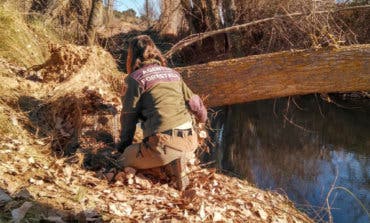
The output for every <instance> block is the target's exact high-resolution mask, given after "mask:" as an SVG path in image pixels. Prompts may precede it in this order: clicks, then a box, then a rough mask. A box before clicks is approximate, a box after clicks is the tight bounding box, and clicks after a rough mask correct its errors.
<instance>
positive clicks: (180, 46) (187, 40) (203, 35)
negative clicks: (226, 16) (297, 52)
mask: <svg viewBox="0 0 370 223" xmlns="http://www.w3.org/2000/svg"><path fill="white" fill-rule="evenodd" d="M365 8H370V5H361V6H354V7H347V8H340V9H336V10H330V11H329V10H325V11H316V12H305V13H302V12H295V13H291V14H288V15H276V16H274V17H270V18H265V19H260V20H256V21H252V22H249V23H244V24H240V25H235V26H230V27H227V28H224V29H218V30H213V31H209V32H203V33H196V34H192V35H189V36H187V37H185V38H184V39H182V40H180V41H179V42H178V43H176V44H175V45H174V46H173V47H172V48H171V49H170V50H169V51H167V53H166V54H165V57H166V58H167V59H169V58H171V57H172V55H173V54H174V53H176V52H177V51H180V50H181V49H183V48H185V47H187V46H189V45H191V44H193V43H195V42H198V41H201V40H203V39H205V38H208V37H211V36H214V35H217V34H221V33H227V32H233V31H238V30H240V29H245V28H247V27H249V26H253V25H257V24H260V23H265V22H269V21H273V20H276V19H283V18H292V17H296V16H305V15H312V14H323V13H333V12H340V11H347V10H355V9H365Z"/></svg>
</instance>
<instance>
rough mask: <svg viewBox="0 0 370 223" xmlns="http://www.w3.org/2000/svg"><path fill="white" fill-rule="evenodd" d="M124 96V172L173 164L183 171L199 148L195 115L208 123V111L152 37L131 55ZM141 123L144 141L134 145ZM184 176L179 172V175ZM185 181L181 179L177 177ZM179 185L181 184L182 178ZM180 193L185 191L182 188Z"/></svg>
mask: <svg viewBox="0 0 370 223" xmlns="http://www.w3.org/2000/svg"><path fill="white" fill-rule="evenodd" d="M126 67H127V72H128V73H129V76H128V77H127V79H126V84H127V89H126V94H125V96H124V97H123V98H122V102H123V108H122V114H121V135H120V139H121V142H120V145H119V148H118V149H119V151H120V152H123V154H122V156H121V159H120V161H121V164H122V166H123V167H133V168H136V169H149V168H155V167H160V166H164V165H167V164H169V163H170V162H172V161H174V163H175V167H174V168H177V169H178V170H179V171H180V172H181V166H183V165H184V160H186V159H187V158H188V157H191V156H192V155H193V154H194V151H195V150H196V148H197V147H198V136H197V134H196V132H195V131H194V129H193V124H194V123H193V119H192V115H194V116H195V118H196V120H197V122H198V123H205V122H206V120H207V110H206V109H205V107H204V105H203V102H202V100H201V99H200V97H199V96H198V95H195V94H193V92H192V91H191V90H190V89H189V88H188V87H187V85H186V84H185V83H184V82H183V80H182V78H181V76H180V74H179V73H178V72H176V71H175V70H173V69H170V68H168V67H166V60H165V59H164V57H163V56H162V54H161V52H160V51H159V50H158V49H157V47H156V46H155V44H154V43H153V41H152V40H151V39H150V37H149V36H146V35H141V36H138V37H136V38H134V39H133V40H132V41H131V42H130V45H129V49H128V55H127V63H126ZM139 119H141V120H142V128H143V132H144V140H143V142H142V143H138V144H132V140H133V136H134V134H135V130H136V124H137V122H138V121H139ZM178 174H180V173H178ZM178 177H179V178H181V176H180V175H179V176H178ZM178 181H179V183H180V184H181V182H180V181H181V179H178ZM178 187H180V188H179V189H183V188H181V187H182V186H181V185H179V184H178Z"/></svg>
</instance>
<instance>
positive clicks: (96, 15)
mask: <svg viewBox="0 0 370 223" xmlns="http://www.w3.org/2000/svg"><path fill="white" fill-rule="evenodd" d="M102 13H103V1H102V0H93V3H92V7H91V13H90V17H89V21H88V23H87V32H86V44H87V45H88V46H91V45H94V42H95V35H96V28H97V27H98V26H99V25H100V24H101V20H102Z"/></svg>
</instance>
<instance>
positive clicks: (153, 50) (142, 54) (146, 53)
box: [126, 35, 167, 73]
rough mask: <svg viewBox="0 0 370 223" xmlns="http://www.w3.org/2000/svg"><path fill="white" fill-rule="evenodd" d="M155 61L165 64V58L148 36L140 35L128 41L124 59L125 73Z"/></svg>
mask: <svg viewBox="0 0 370 223" xmlns="http://www.w3.org/2000/svg"><path fill="white" fill-rule="evenodd" d="M156 63H157V64H159V65H161V66H166V65H167V62H166V59H165V58H164V57H163V55H162V53H161V51H159V49H158V48H157V47H156V46H155V44H154V42H153V40H152V39H151V38H150V37H149V36H147V35H140V36H137V37H135V38H133V39H132V40H131V41H130V44H129V47H128V52H127V60H126V69H127V73H131V72H133V71H135V70H137V69H139V68H140V67H142V66H144V65H148V64H156Z"/></svg>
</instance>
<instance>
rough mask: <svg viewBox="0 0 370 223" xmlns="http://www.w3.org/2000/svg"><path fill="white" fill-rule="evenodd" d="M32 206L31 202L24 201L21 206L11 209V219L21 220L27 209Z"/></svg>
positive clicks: (16, 222) (16, 221) (14, 220)
mask: <svg viewBox="0 0 370 223" xmlns="http://www.w3.org/2000/svg"><path fill="white" fill-rule="evenodd" d="M31 207H32V203H31V202H28V201H26V202H24V203H23V204H22V206H21V207H19V208H17V209H14V210H12V220H13V222H15V223H18V222H21V220H22V219H23V218H24V216H25V215H26V214H27V211H28V209H30V208H31Z"/></svg>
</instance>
